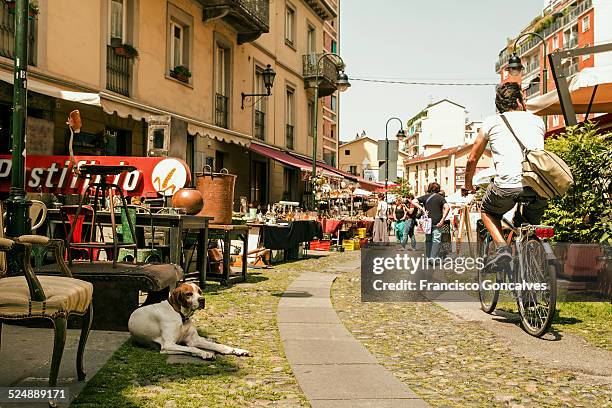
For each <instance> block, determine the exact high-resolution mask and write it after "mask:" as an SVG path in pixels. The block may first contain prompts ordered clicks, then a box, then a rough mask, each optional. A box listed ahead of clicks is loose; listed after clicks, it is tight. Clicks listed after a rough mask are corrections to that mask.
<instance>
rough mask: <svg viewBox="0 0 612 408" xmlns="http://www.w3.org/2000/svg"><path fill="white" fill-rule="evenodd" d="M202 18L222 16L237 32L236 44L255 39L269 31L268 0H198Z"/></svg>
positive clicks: (207, 19)
mask: <svg viewBox="0 0 612 408" xmlns="http://www.w3.org/2000/svg"><path fill="white" fill-rule="evenodd" d="M198 2H199V3H200V4H201V5H202V6H203V7H204V16H203V20H204V21H205V22H206V21H210V20H215V19H218V18H222V19H223V21H225V22H226V23H228V24H229V25H230V26H232V27H233V28H234V29H235V30H236V31H237V32H238V44H244V43H248V42H252V41H255V40H256V39H258V38H259V36H260V35H262V34H263V33H267V32H269V31H270V0H198Z"/></svg>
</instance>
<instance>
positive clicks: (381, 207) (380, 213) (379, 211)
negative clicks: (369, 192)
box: [376, 200, 389, 219]
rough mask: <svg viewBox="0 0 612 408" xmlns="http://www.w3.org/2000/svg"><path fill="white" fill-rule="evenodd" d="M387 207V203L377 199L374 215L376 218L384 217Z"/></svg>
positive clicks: (385, 216)
mask: <svg viewBox="0 0 612 408" xmlns="http://www.w3.org/2000/svg"><path fill="white" fill-rule="evenodd" d="M388 208H389V204H387V203H386V202H385V201H383V200H380V201H378V207H377V208H376V216H377V217H378V218H383V219H386V218H387V209H388Z"/></svg>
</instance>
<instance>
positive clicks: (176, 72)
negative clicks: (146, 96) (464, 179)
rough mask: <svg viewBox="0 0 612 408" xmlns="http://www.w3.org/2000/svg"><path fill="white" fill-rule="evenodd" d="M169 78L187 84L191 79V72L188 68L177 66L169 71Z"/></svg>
mask: <svg viewBox="0 0 612 408" xmlns="http://www.w3.org/2000/svg"><path fill="white" fill-rule="evenodd" d="M170 76H171V77H172V78H174V79H178V80H179V81H181V82H185V83H187V82H189V78H190V77H191V71H189V68H187V67H185V66H183V65H179V66H177V67H174V69H171V70H170Z"/></svg>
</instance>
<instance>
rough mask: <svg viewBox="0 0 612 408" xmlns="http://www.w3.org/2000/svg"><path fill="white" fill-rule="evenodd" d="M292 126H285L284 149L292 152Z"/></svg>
mask: <svg viewBox="0 0 612 408" xmlns="http://www.w3.org/2000/svg"><path fill="white" fill-rule="evenodd" d="M293 130H294V128H293V125H289V124H287V125H286V130H285V147H286V148H287V149H289V150H293V149H294V148H295V146H294V143H293V142H294V138H293V136H294V135H293Z"/></svg>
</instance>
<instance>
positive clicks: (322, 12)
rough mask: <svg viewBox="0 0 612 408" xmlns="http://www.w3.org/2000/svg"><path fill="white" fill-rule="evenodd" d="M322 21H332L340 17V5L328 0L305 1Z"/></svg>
mask: <svg viewBox="0 0 612 408" xmlns="http://www.w3.org/2000/svg"><path fill="white" fill-rule="evenodd" d="M304 1H305V3H306V4H308V5H309V6H310V8H311V9H312V10H313V11H314V12H315V13H317V15H318V16H319V17H321V19H322V20H331V19H332V18H335V17H337V16H338V11H337V10H338V5H337V4H335V3H332V2H331V1H328V0H304Z"/></svg>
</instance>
